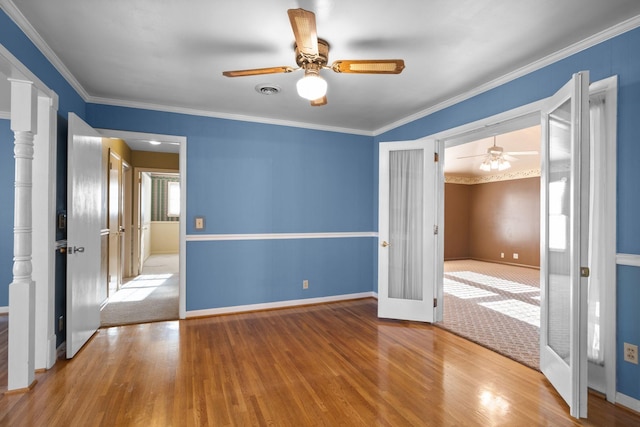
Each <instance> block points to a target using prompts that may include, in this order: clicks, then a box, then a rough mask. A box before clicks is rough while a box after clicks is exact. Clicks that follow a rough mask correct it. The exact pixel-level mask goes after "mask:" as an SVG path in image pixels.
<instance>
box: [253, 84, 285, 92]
mask: <svg viewBox="0 0 640 427" xmlns="http://www.w3.org/2000/svg"><path fill="white" fill-rule="evenodd" d="M256 92H258V93H261V94H262V95H277V94H278V93H279V92H280V86H276V85H270V84H263V85H258V86H256Z"/></svg>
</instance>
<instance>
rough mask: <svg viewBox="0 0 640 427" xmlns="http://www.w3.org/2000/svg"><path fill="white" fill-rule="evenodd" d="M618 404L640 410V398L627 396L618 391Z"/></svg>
mask: <svg viewBox="0 0 640 427" xmlns="http://www.w3.org/2000/svg"><path fill="white" fill-rule="evenodd" d="M616 405H620V406H625V407H627V408H629V409H631V410H634V411H636V412H640V400H638V399H634V398H633V397H629V396H626V395H624V394H622V393H620V392H618V393H616Z"/></svg>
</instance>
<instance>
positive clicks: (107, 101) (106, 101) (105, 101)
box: [86, 96, 374, 136]
mask: <svg viewBox="0 0 640 427" xmlns="http://www.w3.org/2000/svg"><path fill="white" fill-rule="evenodd" d="M86 102H88V103H92V104H100V105H111V106H114V107H126V108H139V109H143V110H152V111H162V112H166V113H176V114H186V115H190V116H202V117H212V118H216V119H225V120H236V121H240V122H251V123H264V124H268V125H278V126H289V127H296V128H303V129H312V130H320V131H326V132H339V133H347V134H352V135H363V136H374V134H373V132H372V131H368V130H363V129H352V128H345V127H339V126H329V125H320V124H317V123H306V122H296V121H293V120H281V119H272V118H267V117H257V116H247V115H244V114H231V113H222V112H216V111H207V110H199V109H195V108H185V107H175V106H170V105H161V104H150V103H146V102H136V101H124V100H120V99H111V98H100V97H95V96H90V97H88V98H87V100H86Z"/></svg>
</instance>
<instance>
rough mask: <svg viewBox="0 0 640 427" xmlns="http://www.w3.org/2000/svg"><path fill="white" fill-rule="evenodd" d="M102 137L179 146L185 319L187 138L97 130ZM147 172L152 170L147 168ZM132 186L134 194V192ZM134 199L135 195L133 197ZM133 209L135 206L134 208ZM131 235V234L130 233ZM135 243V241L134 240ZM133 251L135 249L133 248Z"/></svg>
mask: <svg viewBox="0 0 640 427" xmlns="http://www.w3.org/2000/svg"><path fill="white" fill-rule="evenodd" d="M97 130H98V131H99V132H100V133H101V134H102V135H103V136H105V137H114V138H121V139H123V140H125V141H126V140H127V139H133V140H145V141H149V140H158V141H166V142H171V143H177V144H178V145H179V152H178V154H179V164H178V166H179V170H178V174H179V175H180V242H179V252H180V253H179V255H178V268H179V270H180V273H179V284H178V294H179V295H178V300H179V310H178V316H179V318H180V319H185V318H186V316H187V292H186V287H187V259H186V256H187V218H186V212H187V137H186V136H181V135H166V134H158V133H147V132H134V131H123V130H116V129H105V128H98V129H97ZM137 169H138V168H137V167H135V166H134V173H133V177H134V179H135V175H136V172H135V171H136V170H137ZM140 169H144V167H140ZM147 169H149V170H151V169H153V168H147ZM171 172H172V173H175V172H176V171H175V170H171ZM135 191H136V190H135V186H134V192H135ZM134 197H135V195H134ZM134 209H135V206H134ZM133 216H134V220H135V212H133ZM132 235H133V233H132ZM134 242H135V240H134ZM133 250H134V251H135V250H136V248H133Z"/></svg>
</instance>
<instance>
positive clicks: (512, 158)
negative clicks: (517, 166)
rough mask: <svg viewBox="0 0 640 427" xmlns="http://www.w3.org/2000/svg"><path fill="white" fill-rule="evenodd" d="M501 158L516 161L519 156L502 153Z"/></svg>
mask: <svg viewBox="0 0 640 427" xmlns="http://www.w3.org/2000/svg"><path fill="white" fill-rule="evenodd" d="M502 158H503V159H505V160H508V161H510V162H517V161H519V160H520V159H519V158H517V157H513V156H510V155H509V154H503V155H502Z"/></svg>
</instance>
